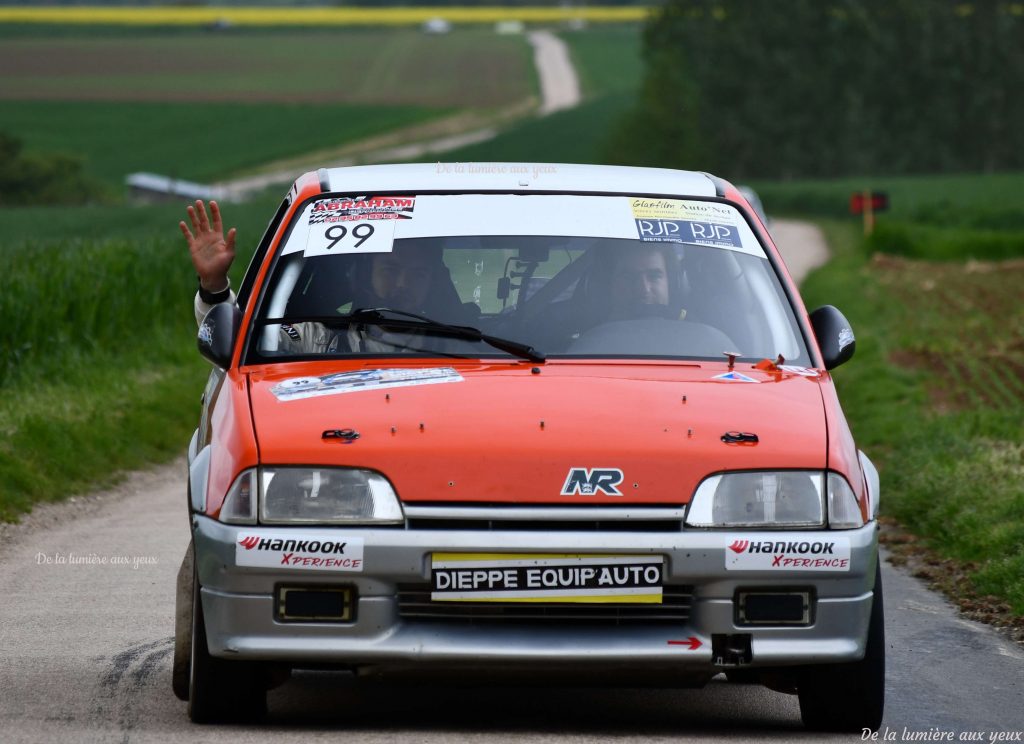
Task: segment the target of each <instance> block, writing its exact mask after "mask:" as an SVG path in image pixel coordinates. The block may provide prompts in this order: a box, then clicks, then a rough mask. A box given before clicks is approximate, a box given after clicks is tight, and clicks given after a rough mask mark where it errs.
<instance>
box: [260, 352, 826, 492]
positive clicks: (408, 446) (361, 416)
mask: <svg viewBox="0 0 1024 744" xmlns="http://www.w3.org/2000/svg"><path fill="white" fill-rule="evenodd" d="M736 372H739V373H740V375H739V377H736V375H735V374H734V375H733V379H734V380H740V379H742V378H743V377H746V378H747V379H749V380H753V381H752V382H744V381H730V380H729V378H726V379H722V378H720V377H719V378H718V379H715V378H716V376H720V375H723V374H728V370H727V369H726V367H725V365H724V364H722V365H717V364H703V365H679V364H628V363H626V364H611V363H609V364H578V363H567V362H555V363H549V364H547V365H544V366H541V367H531V366H530V365H521V364H493V365H488V364H473V365H466V364H454V365H452V366H450V367H449V366H443V365H438V366H436V367H425V366H423V365H419V366H408V365H407V366H398V365H395V366H391V365H387V364H381V363H380V362H379V360H378V362H377V364H376V365H374V366H353V365H347V366H344V367H342V366H339V365H335V366H333V367H325V366H324V364H323V363H317V364H312V363H307V364H289V365H276V366H274V367H266V368H258V369H256V370H254V371H253V372H252V373H251V374H250V395H251V401H252V410H253V418H254V423H255V430H256V437H257V441H258V445H259V451H260V461H261V462H262V463H264V464H267V465H284V464H296V465H311V464H313V465H337V466H349V467H361V468H368V469H372V470H376V471H379V472H381V473H383V474H384V475H385V476H387V478H388V479H389V480H390V481H391V482H392V484H393V485H394V486H395V489H396V491H397V492H398V494H399V496H400V497H401V499H402V500H403V501H406V502H475V503H548V504H560V505H566V504H595V503H598V504H604V505H622V504H624V503H633V504H683V503H687V502H688V501H689V500H690V496H691V495H692V493H693V491H694V489H695V488H696V486H697V484H698V483H699V482H700V481H701V480H702V479H703V478H704V477H706V476H707V475H708V474H710V473H714V472H718V471H723V470H740V469H744V470H746V469H756V468H813V469H823V468H825V466H826V459H827V452H826V449H827V437H826V423H825V416H824V410H823V403H822V395H821V391H820V390H819V385H821V384H823V383H824V381H826V380H827V379H828V378H827V376H826V375H825V374H824V373H821V374H820V375H819V374H818V373H813V374H815V375H816V376H807V374H808V373H807V372H806V371H805V373H804V374H803V375H802V374H792V373H786V374H768V373H763V372H760V371H758V370H755V369H752V368H751V367H750V366H749V365H745V366H744V367H742V368H741V367H740V366H739V365H737V369H736ZM325 432H331V433H332V434H331V435H328V437H327V438H325V437H324V433H325ZM728 432H742V433H747V434H754V435H756V436H757V442H756V443H751V442H746V443H725V442H723V435H725V434H727V433H728ZM356 435H357V436H356ZM588 485H589V486H590V487H589V488H588ZM595 485H596V486H597V487H596V488H595V487H594V486H595Z"/></svg>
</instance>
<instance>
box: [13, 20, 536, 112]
mask: <svg viewBox="0 0 1024 744" xmlns="http://www.w3.org/2000/svg"><path fill="white" fill-rule="evenodd" d="M531 59H532V57H531V53H530V48H529V46H528V45H527V44H526V41H525V39H523V38H522V37H520V36H498V35H495V34H494V33H492V32H489V31H483V30H460V31H458V32H453V33H450V34H445V35H428V34H423V33H420V32H419V31H416V30H414V29H400V30H357V31H351V30H334V31H330V32H328V31H302V32H299V31H297V32H292V33H262V34H261V33H253V32H249V33H245V34H236V33H233V32H224V33H210V32H203V31H196V32H193V33H191V34H182V33H172V34H162V33H141V34H140V35H139V36H136V37H125V36H120V35H116V36H109V35H92V34H90V33H89V31H88V30H83V35H82V36H81V37H79V38H57V39H48V38H27V39H26V38H22V39H7V40H5V41H4V44H3V45H2V46H0V71H3V72H0V97H2V98H6V99H18V100H68V99H71V100H105V101H111V100H127V101H140V100H142V101H147V100H148V101H183V102H189V103H195V102H198V101H240V102H267V101H276V102H292V101H305V102H314V103H333V104H338V103H348V104H372V105H419V106H440V107H452V106H458V107H462V106H483V107H486V106H500V105H506V104H510V103H515V102H517V101H519V100H521V99H523V98H525V97H526V96H528V95H531V94H532V93H534V92H535V90H536V87H535V83H534V78H533V73H532V63H531ZM469 70H472V71H473V74H472V75H467V74H466V72H467V71H469Z"/></svg>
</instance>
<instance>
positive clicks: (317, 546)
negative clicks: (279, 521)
mask: <svg viewBox="0 0 1024 744" xmlns="http://www.w3.org/2000/svg"><path fill="white" fill-rule="evenodd" d="M235 565H238V566H254V567H259V568H288V569H308V570H313V571H362V570H363V539H362V538H361V537H348V536H345V535H338V534H337V533H333V532H331V533H317V532H303V533H299V534H296V533H295V532H293V531H292V530H288V531H287V532H275V531H272V530H263V531H254V532H241V533H239V535H238V539H237V541H236V542H235Z"/></svg>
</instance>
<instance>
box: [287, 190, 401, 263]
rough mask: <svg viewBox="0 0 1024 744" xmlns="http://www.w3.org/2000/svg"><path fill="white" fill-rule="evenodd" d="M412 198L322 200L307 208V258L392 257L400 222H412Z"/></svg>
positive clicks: (379, 197)
mask: <svg viewBox="0 0 1024 744" xmlns="http://www.w3.org/2000/svg"><path fill="white" fill-rule="evenodd" d="M415 206H416V199H415V197H412V196H371V197H360V198H357V199H321V200H319V201H315V202H313V203H312V204H311V205H310V206H309V207H307V208H306V215H307V218H306V221H307V224H308V226H309V233H308V235H307V237H306V248H305V251H304V254H305V255H307V256H326V255H330V254H334V253H390V252H391V248H392V246H393V245H394V241H395V222H396V220H408V219H412V213H413V209H414V208H415Z"/></svg>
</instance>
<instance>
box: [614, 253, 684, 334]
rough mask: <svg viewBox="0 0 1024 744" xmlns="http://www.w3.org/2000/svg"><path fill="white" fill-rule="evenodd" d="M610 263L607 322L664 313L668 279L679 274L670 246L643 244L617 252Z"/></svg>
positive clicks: (667, 302) (669, 287) (668, 298)
mask: <svg viewBox="0 0 1024 744" xmlns="http://www.w3.org/2000/svg"><path fill="white" fill-rule="evenodd" d="M610 263H611V278H610V282H609V283H610V286H609V291H608V318H607V319H608V320H630V319H633V318H638V317H645V316H648V315H664V314H665V312H666V311H667V309H668V305H669V301H670V297H671V295H672V291H671V286H672V283H673V282H671V280H670V277H672V276H674V275H678V272H679V265H678V263H679V262H678V260H677V259H676V257H675V253H674V252H673V251H672V249H671V248H670V247H667V246H665V245H664V244H659V243H653V244H652V243H645V244H641V245H640V246H638V247H636V248H630V249H626V250H622V249H619V250H617V251H616V252H615V253H614V255H613V256H612V257H611V262H610ZM663 308H664V310H663Z"/></svg>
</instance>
